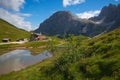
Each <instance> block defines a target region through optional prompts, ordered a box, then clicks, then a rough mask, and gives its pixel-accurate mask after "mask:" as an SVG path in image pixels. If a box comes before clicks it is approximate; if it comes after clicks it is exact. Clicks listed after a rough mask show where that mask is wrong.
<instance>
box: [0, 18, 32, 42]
mask: <svg viewBox="0 0 120 80" xmlns="http://www.w3.org/2000/svg"><path fill="white" fill-rule="evenodd" d="M29 36H30V33H29V32H27V31H25V30H22V29H19V28H16V27H15V26H13V25H11V24H9V23H8V22H6V21H4V20H2V19H0V42H1V40H2V39H3V38H10V39H11V40H12V41H15V40H17V39H20V38H29Z"/></svg>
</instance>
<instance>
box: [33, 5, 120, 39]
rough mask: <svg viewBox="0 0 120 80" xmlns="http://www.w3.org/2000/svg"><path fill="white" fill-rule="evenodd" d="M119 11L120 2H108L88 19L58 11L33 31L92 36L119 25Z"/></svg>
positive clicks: (47, 33) (48, 33) (46, 33)
mask: <svg viewBox="0 0 120 80" xmlns="http://www.w3.org/2000/svg"><path fill="white" fill-rule="evenodd" d="M113 12H114V15H113ZM119 13H120V4H118V5H114V4H109V6H105V7H103V8H102V10H101V12H100V14H99V15H98V16H97V17H93V18H90V19H88V20H87V19H79V18H77V17H76V16H75V15H73V14H72V13H71V12H69V11H58V12H56V13H54V14H53V15H52V16H51V17H50V18H48V19H47V20H45V21H44V22H43V23H41V24H40V26H39V28H38V29H36V30H35V31H34V32H37V33H40V32H41V33H43V34H45V35H66V34H67V35H68V34H74V35H84V36H89V37H94V36H96V35H98V34H100V33H102V32H104V31H107V32H109V31H111V30H113V29H115V28H117V27H119V26H120V18H119V17H120V15H119ZM110 16H112V17H110ZM105 17H106V18H105Z"/></svg>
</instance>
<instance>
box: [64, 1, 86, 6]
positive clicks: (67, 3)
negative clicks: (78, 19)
mask: <svg viewBox="0 0 120 80" xmlns="http://www.w3.org/2000/svg"><path fill="white" fill-rule="evenodd" d="M83 2H85V0H63V6H64V7H67V6H70V5H76V4H81V3H83Z"/></svg>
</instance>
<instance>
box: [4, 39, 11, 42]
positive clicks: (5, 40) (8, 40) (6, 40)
mask: <svg viewBox="0 0 120 80" xmlns="http://www.w3.org/2000/svg"><path fill="white" fill-rule="evenodd" d="M10 41H11V39H9V38H3V39H2V42H10Z"/></svg>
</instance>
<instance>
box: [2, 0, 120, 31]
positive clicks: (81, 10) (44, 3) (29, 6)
mask: <svg viewBox="0 0 120 80" xmlns="http://www.w3.org/2000/svg"><path fill="white" fill-rule="evenodd" d="M110 3H112V4H119V3H120V0H0V14H1V15H0V18H2V19H4V20H6V21H8V22H10V23H11V24H13V25H15V26H17V27H19V28H23V29H25V30H33V29H35V28H38V27H39V24H40V23H41V22H43V21H44V20H45V19H47V18H49V17H50V16H51V15H52V14H53V13H55V12H57V11H61V10H62V11H63V10H67V11H71V12H72V13H73V14H75V15H77V16H78V17H80V18H89V17H93V16H96V15H98V14H99V13H100V10H101V9H102V7H103V6H108V5H109V4H110Z"/></svg>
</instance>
